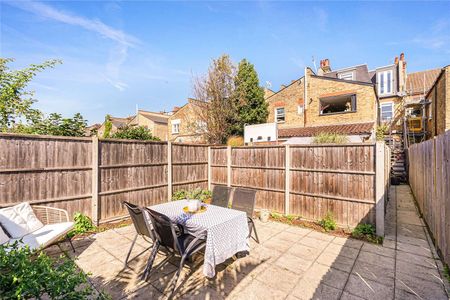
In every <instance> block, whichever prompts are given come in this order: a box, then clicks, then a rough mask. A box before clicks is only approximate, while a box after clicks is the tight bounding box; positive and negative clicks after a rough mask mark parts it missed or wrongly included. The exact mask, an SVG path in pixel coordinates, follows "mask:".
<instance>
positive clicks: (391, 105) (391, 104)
mask: <svg viewBox="0 0 450 300" xmlns="http://www.w3.org/2000/svg"><path fill="white" fill-rule="evenodd" d="M389 106H390V107H391V117H390V118H389V119H385V118H383V107H389ZM393 118H394V102H384V103H380V119H381V121H384V122H386V121H391V120H392V119H393Z"/></svg>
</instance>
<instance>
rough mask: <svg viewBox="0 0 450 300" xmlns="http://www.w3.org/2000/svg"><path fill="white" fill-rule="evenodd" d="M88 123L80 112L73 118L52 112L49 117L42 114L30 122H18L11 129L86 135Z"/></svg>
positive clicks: (50, 133)
mask: <svg viewBox="0 0 450 300" xmlns="http://www.w3.org/2000/svg"><path fill="white" fill-rule="evenodd" d="M86 124H87V121H86V120H85V119H84V118H83V116H82V115H81V114H80V113H76V114H75V115H74V116H73V117H72V118H63V117H62V116H61V115H60V114H57V113H52V114H50V115H49V116H48V117H44V116H43V115H40V116H39V117H36V118H34V119H33V120H32V121H31V123H30V124H26V125H25V124H18V125H16V126H15V127H14V128H12V129H11V131H13V132H16V133H27V134H42V135H59V136H84V135H85V130H86Z"/></svg>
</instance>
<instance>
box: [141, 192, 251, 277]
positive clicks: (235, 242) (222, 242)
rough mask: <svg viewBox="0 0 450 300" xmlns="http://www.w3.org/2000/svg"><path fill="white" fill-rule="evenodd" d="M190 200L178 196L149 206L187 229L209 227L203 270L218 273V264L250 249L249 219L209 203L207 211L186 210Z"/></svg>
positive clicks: (196, 232)
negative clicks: (176, 198)
mask: <svg viewBox="0 0 450 300" xmlns="http://www.w3.org/2000/svg"><path fill="white" fill-rule="evenodd" d="M187 205H188V202H187V200H178V201H172V202H167V203H163V204H158V205H154V206H151V207H150V209H152V210H154V211H157V212H159V213H161V214H164V215H166V216H167V217H169V218H170V219H171V220H172V222H174V223H177V224H180V225H181V226H183V229H184V230H185V232H186V233H189V234H192V235H194V236H198V235H199V234H202V233H204V232H205V231H206V248H205V258H204V263H203V274H204V275H205V276H207V277H210V278H211V277H214V276H215V273H216V271H215V267H216V265H218V264H220V263H222V262H224V261H225V260H227V259H228V258H230V257H232V256H233V255H235V254H236V253H237V252H240V251H249V249H250V247H249V243H248V235H249V229H248V223H247V215H246V213H245V212H242V211H239V210H235V209H230V208H224V207H220V206H216V205H212V204H209V205H207V209H206V211H204V212H198V213H194V214H192V213H185V212H184V211H183V207H185V206H187Z"/></svg>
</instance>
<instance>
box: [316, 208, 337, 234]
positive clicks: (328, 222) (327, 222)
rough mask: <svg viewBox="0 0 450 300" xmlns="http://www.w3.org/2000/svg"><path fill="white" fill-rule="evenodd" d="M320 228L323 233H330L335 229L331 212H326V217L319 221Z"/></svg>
mask: <svg viewBox="0 0 450 300" xmlns="http://www.w3.org/2000/svg"><path fill="white" fill-rule="evenodd" d="M319 224H320V226H322V227H323V229H325V231H332V230H335V229H336V228H337V224H336V221H335V220H334V216H333V214H332V213H331V212H328V213H327V215H326V216H325V217H324V218H323V219H322V220H320V221H319Z"/></svg>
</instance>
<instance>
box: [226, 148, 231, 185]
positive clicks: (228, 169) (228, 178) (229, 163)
mask: <svg viewBox="0 0 450 300" xmlns="http://www.w3.org/2000/svg"><path fill="white" fill-rule="evenodd" d="M227 186H228V187H231V146H227Z"/></svg>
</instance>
